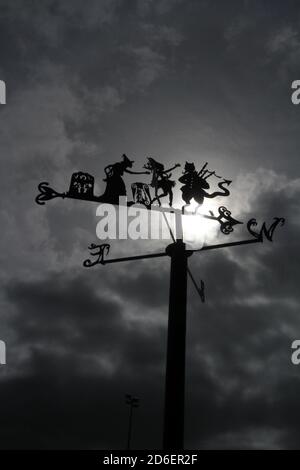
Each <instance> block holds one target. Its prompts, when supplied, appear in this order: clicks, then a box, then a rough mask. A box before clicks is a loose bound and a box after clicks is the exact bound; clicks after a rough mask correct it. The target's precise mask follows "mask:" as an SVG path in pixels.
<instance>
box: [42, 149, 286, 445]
mask: <svg viewBox="0 0 300 470" xmlns="http://www.w3.org/2000/svg"><path fill="white" fill-rule="evenodd" d="M133 163H134V162H133V161H132V160H130V159H129V158H128V157H127V156H126V155H125V154H123V156H122V161H121V162H117V163H114V164H112V165H108V166H106V167H105V169H104V172H105V179H104V182H105V183H106V188H105V190H104V192H103V194H102V195H100V196H96V195H95V194H94V177H93V176H91V175H89V174H88V173H82V172H77V173H74V174H73V175H72V177H71V182H70V187H69V190H68V191H67V192H64V193H58V192H57V191H55V190H54V189H52V188H51V187H50V186H49V183H47V182H42V183H40V184H39V186H38V189H39V194H38V196H37V197H36V202H37V203H38V204H40V205H44V204H45V202H47V201H49V200H51V199H54V198H63V199H65V198H72V199H79V200H84V201H92V202H97V203H107V204H114V205H118V204H119V203H120V201H123V200H124V196H127V191H126V185H125V182H124V180H123V175H124V173H128V174H146V175H151V177H152V179H151V183H150V185H149V184H148V183H145V182H135V183H133V184H132V185H131V192H132V198H133V199H132V201H129V202H127V203H126V204H127V206H128V207H130V206H132V205H133V204H135V205H137V206H140V207H143V208H146V209H148V210H154V211H155V210H158V211H162V213H163V216H164V218H165V221H166V223H167V225H168V228H169V231H170V234H171V237H172V240H173V243H171V244H170V245H168V246H167V248H166V250H165V251H164V252H160V253H149V254H144V255H137V256H128V257H121V258H112V259H110V258H109V257H108V255H109V252H110V245H109V244H108V243H102V244H94V243H92V244H91V245H90V246H89V250H90V256H92V260H91V259H86V260H85V261H84V262H83V265H84V267H87V268H91V267H94V266H96V265H106V264H110V263H119V262H127V261H134V260H140V259H150V258H159V257H165V256H169V257H170V258H171V273H170V297H169V319H168V340H167V343H168V344H167V366H166V384H165V412H164V435H163V448H164V449H166V450H170V449H172V450H180V449H183V447H184V388H185V387H184V382H185V341H186V302H187V276H188V275H189V277H190V279H191V280H192V283H193V285H194V287H195V288H196V290H197V293H198V294H199V296H200V298H201V300H202V302H204V301H205V292H204V282H203V281H201V284H200V287H199V286H198V284H197V282H196V281H195V279H194V276H193V274H192V272H191V270H190V268H189V267H188V261H187V260H188V258H189V257H190V256H192V255H193V254H194V253H196V252H201V251H207V250H214V249H221V248H227V247H233V246H238V245H248V244H252V243H262V242H264V241H265V240H268V241H273V235H274V231H275V229H276V228H277V227H278V226H282V225H283V224H284V219H283V218H279V217H275V218H274V220H273V222H272V224H271V225H270V226H269V227H267V225H266V223H265V222H264V223H263V224H262V226H261V228H260V229H258V230H257V226H258V224H257V221H256V219H253V218H252V219H250V220H249V221H248V222H247V224H246V226H247V230H248V232H249V235H250V236H251V238H246V239H243V240H240V241H233V242H226V243H219V244H215V245H204V246H203V247H202V248H200V249H194V250H192V249H186V245H185V243H184V242H183V229H182V216H183V215H184V214H185V212H186V209H187V207H189V205H190V203H191V201H192V200H194V201H195V202H196V203H197V204H198V205H197V207H196V209H195V210H194V211H193V214H194V215H198V216H199V215H200V216H201V217H203V218H206V219H210V220H213V221H215V222H217V223H219V225H220V231H221V233H222V234H224V235H229V234H230V233H232V232H233V230H234V226H236V225H238V224H242V223H243V222H240V221H238V220H236V219H235V218H233V217H232V215H231V212H230V211H229V210H228V209H227V208H226V207H224V206H220V207H219V208H218V215H214V213H213V212H212V211H210V212H209V213H208V214H202V213H201V214H199V213H198V210H199V208H200V207H201V206H202V204H203V202H204V200H205V199H213V198H215V197H217V196H223V197H225V196H229V194H230V193H229V189H228V187H229V185H230V184H231V180H228V179H225V178H222V177H221V176H218V175H217V174H216V172H215V171H211V170H209V169H208V167H207V165H208V164H207V163H205V164H204V165H203V166H202V168H201V169H200V171H197V170H196V167H195V164H194V163H188V162H186V163H185V166H184V170H183V172H182V176H180V178H179V179H178V181H179V183H182V185H183V186H182V187H181V188H180V190H181V192H182V199H183V201H184V202H185V204H184V205H183V206H182V208H175V207H172V204H173V189H174V187H175V185H176V182H175V180H174V179H171V177H172V173H170V172H171V171H173V170H175V169H176V168H178V167H180V166H181V165H180V164H175V165H173V166H172V167H171V168H169V169H167V170H166V169H165V167H164V165H163V164H162V163H159V162H158V161H157V160H155V159H154V158H152V157H148V158H147V163H146V164H145V165H144V170H146V171H139V172H135V171H132V170H130V168H132V166H133ZM210 178H216V179H218V180H221V181H219V183H218V190H217V191H213V192H208V190H209V189H210V184H209V182H208V180H210ZM210 181H211V180H210ZM151 188H152V191H151ZM151 192H153V194H151ZM165 197H168V199H169V206H170V207H169V208H168V209H167V208H165V207H164V208H162V205H161V199H162V198H165ZM125 199H126V198H125ZM166 212H170V213H174V214H175V224H176V236H175V235H174V233H173V230H172V228H171V227H170V225H169V222H168V220H167V218H166ZM254 227H256V229H255V228H254Z"/></svg>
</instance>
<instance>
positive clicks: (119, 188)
mask: <svg viewBox="0 0 300 470" xmlns="http://www.w3.org/2000/svg"><path fill="white" fill-rule="evenodd" d="M122 159H123V160H122V161H121V162H118V163H114V164H113V165H108V166H106V167H105V168H104V171H105V175H106V178H105V179H104V180H103V181H105V182H106V189H105V191H104V193H103V194H102V195H101V196H99V199H98V200H99V201H100V202H106V203H108V204H119V197H120V196H126V186H125V183H124V180H123V178H122V176H123V174H124V172H125V173H129V174H131V175H149V171H131V170H129V168H132V164H133V163H134V161H132V160H129V158H128V157H127V156H126V155H125V154H123V155H122Z"/></svg>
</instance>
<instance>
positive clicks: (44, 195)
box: [35, 181, 66, 206]
mask: <svg viewBox="0 0 300 470" xmlns="http://www.w3.org/2000/svg"><path fill="white" fill-rule="evenodd" d="M38 189H39V191H40V194H38V195H37V197H36V198H35V202H36V203H37V204H40V205H41V206H43V205H44V204H45V202H46V201H50V199H54V198H55V197H62V198H64V197H65V196H66V194H65V193H58V192H57V191H55V190H54V189H52V188H50V186H49V183H47V182H45V181H44V182H42V183H40V184H39V185H38Z"/></svg>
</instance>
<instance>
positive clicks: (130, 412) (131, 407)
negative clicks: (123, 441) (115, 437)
mask: <svg viewBox="0 0 300 470" xmlns="http://www.w3.org/2000/svg"><path fill="white" fill-rule="evenodd" d="M132 410H133V406H132V404H131V405H130V411H129V426H128V439H127V450H130V443H131V429H132Z"/></svg>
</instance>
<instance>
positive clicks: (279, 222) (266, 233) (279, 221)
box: [247, 217, 285, 242]
mask: <svg viewBox="0 0 300 470" xmlns="http://www.w3.org/2000/svg"><path fill="white" fill-rule="evenodd" d="M284 223H285V219H284V218H282V217H274V222H273V223H272V224H271V225H270V227H269V228H267V226H266V223H265V222H264V223H263V224H262V227H261V229H260V231H259V232H256V231H255V230H253V228H252V227H256V226H257V225H258V224H257V221H256V219H250V220H249V221H248V223H247V229H248V232H249V233H251V235H252V236H253V237H255V238H257V239H258V240H259V241H261V242H263V241H264V237H265V238H266V239H267V240H269V241H270V242H272V241H273V235H274V232H275V229H276V228H277V227H278V226H280V227H282V226H283V225H284Z"/></svg>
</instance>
